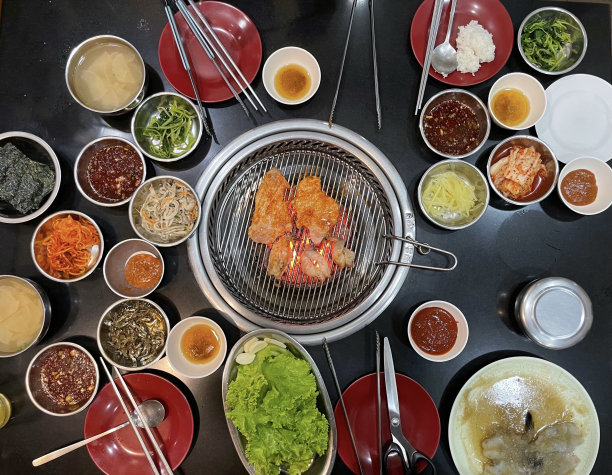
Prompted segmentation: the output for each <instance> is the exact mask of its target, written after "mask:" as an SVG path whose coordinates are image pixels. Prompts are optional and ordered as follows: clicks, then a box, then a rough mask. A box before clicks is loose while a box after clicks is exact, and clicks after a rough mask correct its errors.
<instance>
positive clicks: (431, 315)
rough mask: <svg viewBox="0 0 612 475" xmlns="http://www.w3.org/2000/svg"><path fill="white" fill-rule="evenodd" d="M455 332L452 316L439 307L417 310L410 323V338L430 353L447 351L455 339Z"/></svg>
mask: <svg viewBox="0 0 612 475" xmlns="http://www.w3.org/2000/svg"><path fill="white" fill-rule="evenodd" d="M457 332H458V327H457V322H456V321H455V319H454V318H453V316H452V315H451V314H450V313H448V312H447V311H446V310H444V309H443V308H440V307H428V308H424V309H422V310H419V312H417V314H416V315H415V316H414V317H413V318H412V323H411V324H410V336H411V337H412V340H413V341H414V342H415V343H416V345H417V346H418V347H419V348H420V349H421V350H423V351H424V352H425V353H428V354H430V355H443V354H445V353H448V352H449V351H450V350H451V348H452V347H453V346H454V345H455V342H456V341H457Z"/></svg>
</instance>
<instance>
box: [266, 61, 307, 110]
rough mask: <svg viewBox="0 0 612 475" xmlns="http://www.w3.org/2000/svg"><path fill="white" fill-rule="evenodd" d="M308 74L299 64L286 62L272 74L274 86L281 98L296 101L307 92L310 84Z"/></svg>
mask: <svg viewBox="0 0 612 475" xmlns="http://www.w3.org/2000/svg"><path fill="white" fill-rule="evenodd" d="M311 82H312V81H311V79H310V74H309V73H308V71H307V70H306V68H304V67H303V66H300V65H299V64H288V65H286V66H283V67H282V68H280V69H279V70H278V71H277V72H276V74H275V75H274V88H275V89H276V92H278V93H279V94H280V95H281V96H282V97H283V98H285V99H287V100H290V101H297V100H300V99H301V98H302V97H304V96H305V95H306V94H308V91H309V90H310V84H311Z"/></svg>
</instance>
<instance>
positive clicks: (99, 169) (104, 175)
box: [87, 145, 144, 203]
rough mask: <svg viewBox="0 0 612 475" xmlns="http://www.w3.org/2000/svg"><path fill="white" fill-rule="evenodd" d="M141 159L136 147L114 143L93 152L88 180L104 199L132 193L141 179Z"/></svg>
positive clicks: (125, 197)
mask: <svg viewBox="0 0 612 475" xmlns="http://www.w3.org/2000/svg"><path fill="white" fill-rule="evenodd" d="M143 175H144V173H143V166H142V160H141V159H140V156H139V155H138V153H136V151H135V150H134V149H132V148H130V147H126V146H123V145H113V146H111V147H106V148H103V149H102V150H99V151H98V152H96V154H95V155H94V156H93V158H92V159H91V160H90V162H89V165H88V166H87V180H88V181H89V184H90V185H91V188H92V189H93V191H94V192H95V193H96V194H97V195H98V196H100V197H101V198H103V199H104V200H106V201H108V202H111V203H116V202H118V201H123V200H125V199H127V198H129V197H130V196H132V194H133V193H134V191H135V190H136V188H138V187H139V186H140V184H141V183H142V179H143Z"/></svg>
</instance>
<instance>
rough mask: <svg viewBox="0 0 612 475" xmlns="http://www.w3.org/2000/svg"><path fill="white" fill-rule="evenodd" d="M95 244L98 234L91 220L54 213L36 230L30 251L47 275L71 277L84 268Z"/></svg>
mask: <svg viewBox="0 0 612 475" xmlns="http://www.w3.org/2000/svg"><path fill="white" fill-rule="evenodd" d="M95 245H100V236H99V235H98V231H97V230H96V228H95V227H94V225H93V224H91V222H89V221H88V220H87V219H85V218H82V217H81V216H76V219H75V218H73V217H72V216H71V215H68V216H64V217H59V216H58V217H56V218H54V219H52V220H51V221H49V222H48V223H46V224H45V225H44V226H43V227H42V228H41V230H40V231H39V232H38V233H37V235H36V239H35V240H34V254H35V256H36V261H37V262H38V264H39V265H40V267H41V268H42V269H43V270H44V271H45V272H47V273H48V274H49V275H51V276H53V277H57V278H59V279H72V278H75V277H79V276H81V275H83V274H84V273H85V272H86V271H87V265H88V263H89V260H90V258H91V248H92V247H93V246H95Z"/></svg>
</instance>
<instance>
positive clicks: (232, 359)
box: [222, 329, 338, 475]
mask: <svg viewBox="0 0 612 475" xmlns="http://www.w3.org/2000/svg"><path fill="white" fill-rule="evenodd" d="M253 337H259V338H266V337H267V338H273V339H275V340H278V341H280V342H282V343H284V344H285V345H287V349H289V351H291V353H293V355H295V356H296V357H297V358H301V359H303V360H306V361H307V362H308V364H309V365H310V367H311V370H312V374H313V375H314V377H315V379H316V383H317V389H318V392H319V394H318V396H317V408H318V409H319V411H321V413H322V414H324V415H325V417H326V418H327V421H328V422H329V442H328V447H327V450H326V452H325V454H323V455H322V456H317V457H315V458H314V460H313V461H312V464H311V465H310V468H308V470H306V471H305V472H303V473H304V474H305V475H314V474H326V475H329V474H331V471H332V468H333V466H334V461H335V459H336V451H337V447H338V435H337V431H336V422H335V419H334V409H333V407H332V404H331V400H330V399H329V394H328V393H327V388H326V387H325V382H324V381H323V377H322V376H321V373H320V372H319V369H318V368H317V365H316V363H315V362H314V360H313V359H312V357H311V356H310V354H309V353H308V352H307V351H306V349H305V348H304V347H303V346H302V345H300V344H299V343H298V342H297V341H296V340H294V339H293V338H291V337H290V336H289V335H287V334H286V333H284V332H282V331H280V330H274V329H260V330H254V331H252V332H250V333H247V334H246V335H244V336H243V337H242V338H240V340H238V341H237V342H236V344H235V345H234V347H233V348H232V350H231V351H230V353H229V355H228V357H227V361H226V363H225V368H224V369H223V381H222V397H223V409H224V411H225V412H227V411H228V410H229V407H228V406H227V402H226V400H227V390H228V386H229V384H230V383H231V382H232V381H233V380H234V379H235V378H236V375H237V374H238V366H239V365H238V363H236V357H237V356H238V355H239V354H240V353H242V352H243V351H244V347H245V343H247V342H248V341H249V340H251V339H252V338H253ZM226 420H227V427H228V428H229V432H230V436H231V438H232V442H233V443H234V447H235V449H236V452H237V453H238V456H239V457H240V460H241V461H242V464H243V465H244V468H245V469H246V470H247V472H248V473H249V474H251V475H254V474H255V470H254V468H253V466H252V465H250V464H249V461H248V460H247V457H246V455H245V443H246V441H245V439H244V437H243V436H242V435H241V434H240V432H239V431H238V429H237V428H236V426H234V424H233V422H232V421H231V420H230V419H229V418H228V419H226Z"/></svg>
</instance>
